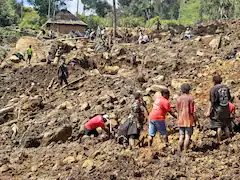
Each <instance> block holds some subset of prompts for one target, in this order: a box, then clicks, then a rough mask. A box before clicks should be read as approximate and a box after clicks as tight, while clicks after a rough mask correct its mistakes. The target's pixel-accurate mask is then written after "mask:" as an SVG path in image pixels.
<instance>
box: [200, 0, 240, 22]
mask: <svg viewBox="0 0 240 180" xmlns="http://www.w3.org/2000/svg"><path fill="white" fill-rule="evenodd" d="M201 6H202V7H201V8H202V11H203V13H205V14H206V15H207V16H209V18H210V19H212V20H216V19H222V18H225V19H226V18H227V19H229V18H239V15H240V9H239V8H240V3H239V0H211V1H210V0H209V1H205V0H201Z"/></svg>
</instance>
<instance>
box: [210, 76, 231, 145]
mask: <svg viewBox="0 0 240 180" xmlns="http://www.w3.org/2000/svg"><path fill="white" fill-rule="evenodd" d="M213 83H214V87H212V88H211V90H210V103H209V108H208V112H207V114H206V116H207V117H210V119H211V127H212V129H217V143H220V141H221V139H222V129H224V131H225V135H226V136H227V137H230V130H229V127H230V124H231V121H230V118H231V112H230V108H229V101H230V100H231V94H230V90H229V88H228V87H227V86H226V85H223V84H221V83H222V77H221V76H220V75H216V76H214V77H213Z"/></svg>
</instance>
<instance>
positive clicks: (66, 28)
mask: <svg viewBox="0 0 240 180" xmlns="http://www.w3.org/2000/svg"><path fill="white" fill-rule="evenodd" d="M46 27H47V29H49V30H53V31H55V32H59V33H62V34H68V33H69V32H71V31H79V32H81V33H84V31H85V28H86V27H87V24H86V23H85V22H83V21H81V20H80V19H78V18H77V17H76V16H74V15H73V14H72V13H70V12H69V11H68V10H65V9H64V10H61V11H60V12H58V13H57V14H56V16H55V17H53V18H51V19H49V20H48V21H47V23H46Z"/></svg>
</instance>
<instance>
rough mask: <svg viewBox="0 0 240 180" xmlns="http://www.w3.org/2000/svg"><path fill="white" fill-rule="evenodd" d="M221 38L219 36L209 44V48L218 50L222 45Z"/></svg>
mask: <svg viewBox="0 0 240 180" xmlns="http://www.w3.org/2000/svg"><path fill="white" fill-rule="evenodd" d="M221 39H222V38H221V36H218V37H216V38H215V39H213V40H212V41H211V42H210V43H209V46H210V47H211V48H212V49H218V48H219V47H220V44H221Z"/></svg>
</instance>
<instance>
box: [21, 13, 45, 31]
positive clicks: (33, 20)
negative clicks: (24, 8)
mask: <svg viewBox="0 0 240 180" xmlns="http://www.w3.org/2000/svg"><path fill="white" fill-rule="evenodd" d="M39 26H41V18H40V16H39V15H38V14H37V12H36V11H35V10H33V9H32V11H31V12H25V13H24V14H23V19H22V21H21V22H20V24H19V28H36V27H39Z"/></svg>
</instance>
